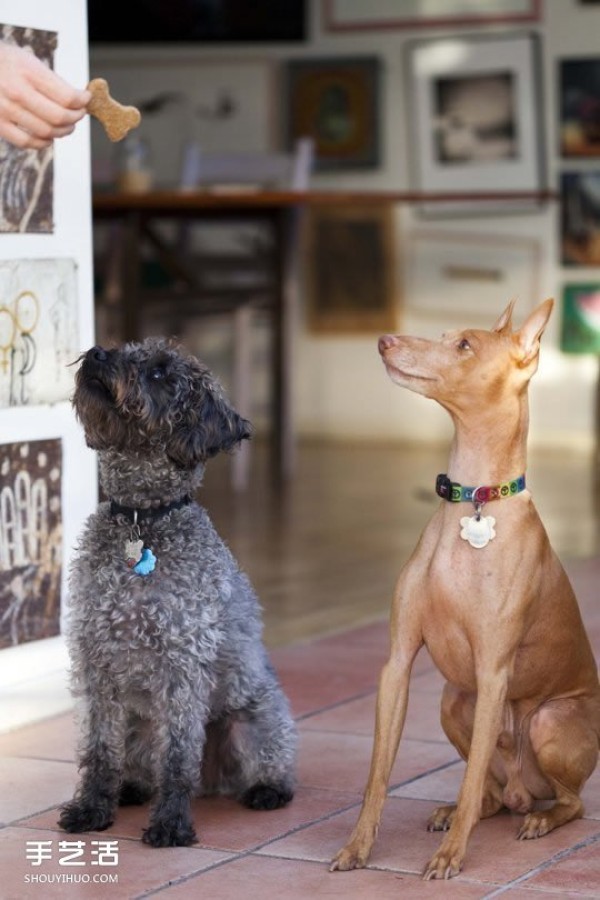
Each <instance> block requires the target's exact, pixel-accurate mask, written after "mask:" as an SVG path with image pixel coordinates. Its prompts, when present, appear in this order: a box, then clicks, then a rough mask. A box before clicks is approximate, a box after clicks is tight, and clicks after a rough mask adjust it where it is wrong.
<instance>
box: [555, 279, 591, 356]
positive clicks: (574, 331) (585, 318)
mask: <svg viewBox="0 0 600 900" xmlns="http://www.w3.org/2000/svg"><path fill="white" fill-rule="evenodd" d="M560 349H561V350H562V351H563V353H596V354H600V283H598V282H595V283H593V284H565V286H564V287H563V294H562V317H561V328H560Z"/></svg>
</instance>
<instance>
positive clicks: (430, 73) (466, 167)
mask: <svg viewBox="0 0 600 900" xmlns="http://www.w3.org/2000/svg"><path fill="white" fill-rule="evenodd" d="M538 50H539V48H538V38H537V36H536V35H533V34H521V35H506V34H502V35H494V36H490V37H482V36H476V37H452V38H447V39H440V40H432V41H420V42H415V43H412V44H409V45H408V56H407V61H408V67H409V77H408V84H409V91H410V96H409V116H410V118H409V125H410V127H409V128H408V133H409V134H412V137H413V146H412V151H413V153H412V155H413V173H414V174H413V183H414V187H415V189H416V190H417V191H423V192H425V193H442V194H445V193H450V194H455V195H456V201H454V200H453V201H452V202H448V203H447V204H446V203H444V204H442V206H440V204H437V203H436V204H433V203H431V204H426V200H425V198H424V203H423V204H422V205H421V207H420V211H421V212H423V213H427V214H431V215H433V214H436V213H437V214H443V213H446V214H447V213H452V214H454V215H455V214H456V213H460V212H463V213H471V214H477V213H481V212H486V211H494V212H498V211H501V210H502V209H505V211H507V212H515V211H516V209H517V208H518V207H519V206H525V207H528V208H531V206H532V205H537V202H538V201H537V199H536V198H533V199H532V200H531V201H519V202H518V203H517V201H515V200H507V201H500V202H494V203H493V204H492V205H490V203H489V201H488V202H487V203H486V202H485V201H483V200H481V201H477V199H476V196H475V197H474V196H473V195H477V194H478V193H484V194H485V193H486V192H487V193H489V192H496V191H497V192H502V191H503V190H504V191H520V192H525V193H529V192H533V193H535V192H537V191H539V190H540V189H541V187H542V184H543V173H542V154H541V148H540V145H539V139H540V138H539V136H540V134H541V133H542V129H541V122H540V120H539V111H540V109H541V102H540V99H539V96H538V86H539V58H538V56H539V53H538ZM461 195H464V196H461Z"/></svg>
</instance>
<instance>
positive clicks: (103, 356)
mask: <svg viewBox="0 0 600 900" xmlns="http://www.w3.org/2000/svg"><path fill="white" fill-rule="evenodd" d="M88 356H89V357H91V358H92V359H95V360H96V362H106V360H107V359H108V353H107V352H106V350H104V348H103V347H92V349H91V350H90V351H88Z"/></svg>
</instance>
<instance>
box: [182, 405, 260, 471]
mask: <svg viewBox="0 0 600 900" xmlns="http://www.w3.org/2000/svg"><path fill="white" fill-rule="evenodd" d="M250 437H252V425H251V424H250V422H249V421H248V420H247V419H244V418H243V417H242V416H240V415H239V413H237V412H236V411H235V410H234V409H233V408H232V407H231V406H229V404H228V403H227V401H226V400H225V398H224V397H222V396H220V395H218V394H215V393H213V392H212V391H207V392H206V393H205V395H204V397H203V399H202V402H201V405H200V408H199V409H198V410H195V411H194V414H193V415H192V416H191V421H190V418H187V420H186V421H185V422H182V423H181V425H180V426H179V427H178V428H176V429H175V430H174V432H173V434H172V436H171V438H170V440H169V447H168V455H169V457H170V459H172V460H173V462H174V463H176V464H177V465H178V466H181V467H182V468H185V469H191V468H194V466H197V465H198V464H199V463H201V462H206V460H208V459H211V457H213V456H216V455H217V453H221V452H224V453H226V452H228V451H229V450H233V449H234V448H235V447H237V445H238V444H240V443H241V442H242V441H244V440H248V439H249V438H250Z"/></svg>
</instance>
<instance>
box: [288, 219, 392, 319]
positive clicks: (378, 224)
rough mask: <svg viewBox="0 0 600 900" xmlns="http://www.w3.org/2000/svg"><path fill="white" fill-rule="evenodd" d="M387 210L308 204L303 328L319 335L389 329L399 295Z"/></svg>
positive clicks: (390, 221)
mask: <svg viewBox="0 0 600 900" xmlns="http://www.w3.org/2000/svg"><path fill="white" fill-rule="evenodd" d="M393 225H394V218H393V208H392V207H391V206H389V205H387V204H386V205H379V204H376V205H374V206H360V207H354V206H348V207H346V206H339V207H332V208H319V207H313V208H311V209H309V210H307V219H306V241H305V247H306V269H305V271H306V276H307V297H308V326H309V329H310V330H311V331H313V332H316V333H321V334H326V333H329V334H332V333H335V334H340V333H350V334H357V333H361V332H382V331H394V330H396V326H397V312H398V307H399V295H398V293H397V288H396V259H395V243H394V227H393Z"/></svg>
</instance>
